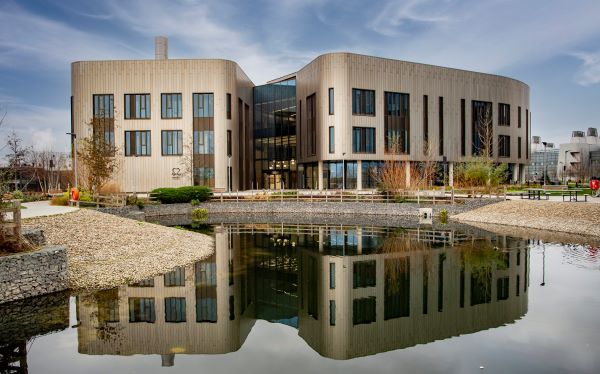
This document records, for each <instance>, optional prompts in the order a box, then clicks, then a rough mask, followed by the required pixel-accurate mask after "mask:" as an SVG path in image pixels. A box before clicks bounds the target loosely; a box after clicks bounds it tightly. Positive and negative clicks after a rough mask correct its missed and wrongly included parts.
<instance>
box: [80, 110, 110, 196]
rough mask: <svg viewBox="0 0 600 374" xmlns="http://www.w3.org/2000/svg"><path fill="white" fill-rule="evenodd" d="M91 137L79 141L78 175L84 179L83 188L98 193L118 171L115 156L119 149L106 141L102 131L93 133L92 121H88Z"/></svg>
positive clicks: (108, 140)
mask: <svg viewBox="0 0 600 374" xmlns="http://www.w3.org/2000/svg"><path fill="white" fill-rule="evenodd" d="M89 125H90V127H92V136H90V137H87V138H84V139H81V140H80V141H79V145H78V147H77V148H78V149H77V150H76V152H77V157H78V160H79V166H78V167H79V168H80V169H81V170H76V171H75V172H76V173H78V172H79V173H80V174H81V175H82V176H83V177H84V178H83V182H84V183H85V187H87V188H89V189H90V190H92V191H94V192H97V191H100V189H101V188H102V186H104V185H105V184H106V183H107V182H108V181H109V180H110V179H111V178H112V177H113V175H114V173H115V172H116V171H117V170H118V166H119V164H118V161H117V157H116V156H117V154H118V152H119V149H118V148H117V147H116V146H115V145H114V144H113V142H111V141H110V139H107V137H106V135H105V133H104V132H103V131H94V121H90V123H89Z"/></svg>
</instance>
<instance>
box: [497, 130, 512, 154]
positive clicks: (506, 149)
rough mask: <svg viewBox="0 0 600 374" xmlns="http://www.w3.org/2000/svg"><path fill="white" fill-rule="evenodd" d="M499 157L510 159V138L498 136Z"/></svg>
mask: <svg viewBox="0 0 600 374" xmlns="http://www.w3.org/2000/svg"><path fill="white" fill-rule="evenodd" d="M498 157H510V136H508V135H499V136H498Z"/></svg>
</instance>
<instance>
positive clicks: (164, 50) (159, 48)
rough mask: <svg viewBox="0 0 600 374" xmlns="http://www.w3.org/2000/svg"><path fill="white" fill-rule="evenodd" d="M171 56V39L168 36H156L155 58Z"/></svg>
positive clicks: (160, 58)
mask: <svg viewBox="0 0 600 374" xmlns="http://www.w3.org/2000/svg"><path fill="white" fill-rule="evenodd" d="M168 58H169V39H167V37H166V36H157V37H155V38H154V59H155V60H166V59H168Z"/></svg>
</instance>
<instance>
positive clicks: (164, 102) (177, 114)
mask: <svg viewBox="0 0 600 374" xmlns="http://www.w3.org/2000/svg"><path fill="white" fill-rule="evenodd" d="M160 96H161V118H163V119H167V118H181V94H180V93H164V94H161V95H160Z"/></svg>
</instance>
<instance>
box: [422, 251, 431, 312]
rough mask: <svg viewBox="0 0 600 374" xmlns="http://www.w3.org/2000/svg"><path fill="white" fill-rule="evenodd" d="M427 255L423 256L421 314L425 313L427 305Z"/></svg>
mask: <svg viewBox="0 0 600 374" xmlns="http://www.w3.org/2000/svg"><path fill="white" fill-rule="evenodd" d="M429 261H430V260H429V255H425V256H424V257H423V269H422V272H423V295H422V296H423V314H427V309H428V305H429Z"/></svg>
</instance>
